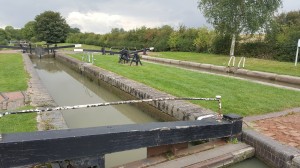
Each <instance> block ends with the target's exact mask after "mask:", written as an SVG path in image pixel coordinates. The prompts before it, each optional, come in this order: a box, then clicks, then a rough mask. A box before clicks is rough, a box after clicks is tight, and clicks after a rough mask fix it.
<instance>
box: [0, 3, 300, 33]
mask: <svg viewBox="0 0 300 168" xmlns="http://www.w3.org/2000/svg"><path fill="white" fill-rule="evenodd" d="M197 1H198V0H19V1H13V0H0V27H1V28H4V27H5V26H7V25H10V26H13V27H15V28H22V27H23V26H24V25H25V24H26V23H27V22H28V21H31V20H34V18H35V16H36V15H39V14H40V13H42V12H44V11H46V10H51V11H56V12H60V13H61V15H62V16H63V17H64V18H65V19H66V20H67V23H68V24H69V25H70V26H71V27H78V28H79V29H80V30H81V31H82V32H95V33H101V34H102V33H107V32H110V30H111V28H124V29H125V30H129V29H134V28H138V27H141V26H146V27H159V26H162V25H166V24H168V25H171V26H173V27H175V28H176V27H178V26H179V25H180V24H183V25H186V26H188V27H200V26H209V25H208V24H207V23H206V20H205V18H204V17H203V16H202V14H201V12H200V11H199V10H198V9H197ZM291 10H300V0H283V8H282V9H280V11H285V12H287V11H291Z"/></svg>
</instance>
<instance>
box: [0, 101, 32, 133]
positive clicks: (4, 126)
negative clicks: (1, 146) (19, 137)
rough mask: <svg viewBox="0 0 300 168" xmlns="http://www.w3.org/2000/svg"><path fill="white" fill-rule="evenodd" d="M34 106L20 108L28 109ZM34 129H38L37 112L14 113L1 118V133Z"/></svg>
mask: <svg viewBox="0 0 300 168" xmlns="http://www.w3.org/2000/svg"><path fill="white" fill-rule="evenodd" d="M32 108H33V107H32V106H26V107H22V108H20V109H18V110H26V109H32ZM33 131H37V122H36V113H29V114H13V115H7V116H3V117H2V118H0V133H15V132H33Z"/></svg>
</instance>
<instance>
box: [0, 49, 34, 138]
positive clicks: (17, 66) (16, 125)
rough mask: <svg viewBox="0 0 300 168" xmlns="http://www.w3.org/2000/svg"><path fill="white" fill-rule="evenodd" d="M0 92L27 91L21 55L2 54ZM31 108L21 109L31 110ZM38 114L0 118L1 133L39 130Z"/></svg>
mask: <svg viewBox="0 0 300 168" xmlns="http://www.w3.org/2000/svg"><path fill="white" fill-rule="evenodd" d="M0 67H1V70H0V92H12V91H23V90H26V89H27V79H28V74H27V73H26V72H25V70H24V65H23V60H22V56H21V54H0ZM30 108H32V107H31V106H26V107H23V108H21V110H23V109H30ZM36 127H37V121H36V114H35V113H32V114H20V115H8V116H4V117H2V118H0V133H12V132H31V131H36V130H37V128H36Z"/></svg>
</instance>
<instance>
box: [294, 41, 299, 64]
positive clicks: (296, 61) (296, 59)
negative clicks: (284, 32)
mask: <svg viewBox="0 0 300 168" xmlns="http://www.w3.org/2000/svg"><path fill="white" fill-rule="evenodd" d="M299 48H300V39H299V40H298V45H297V52H296V58H295V66H297V63H298V55H299Z"/></svg>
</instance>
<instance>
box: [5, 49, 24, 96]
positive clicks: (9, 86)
mask: <svg viewBox="0 0 300 168" xmlns="http://www.w3.org/2000/svg"><path fill="white" fill-rule="evenodd" d="M27 79H28V74H27V73H26V72H25V70H24V66H23V60H22V56H21V54H0V92H12V91H23V90H26V89H27Z"/></svg>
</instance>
